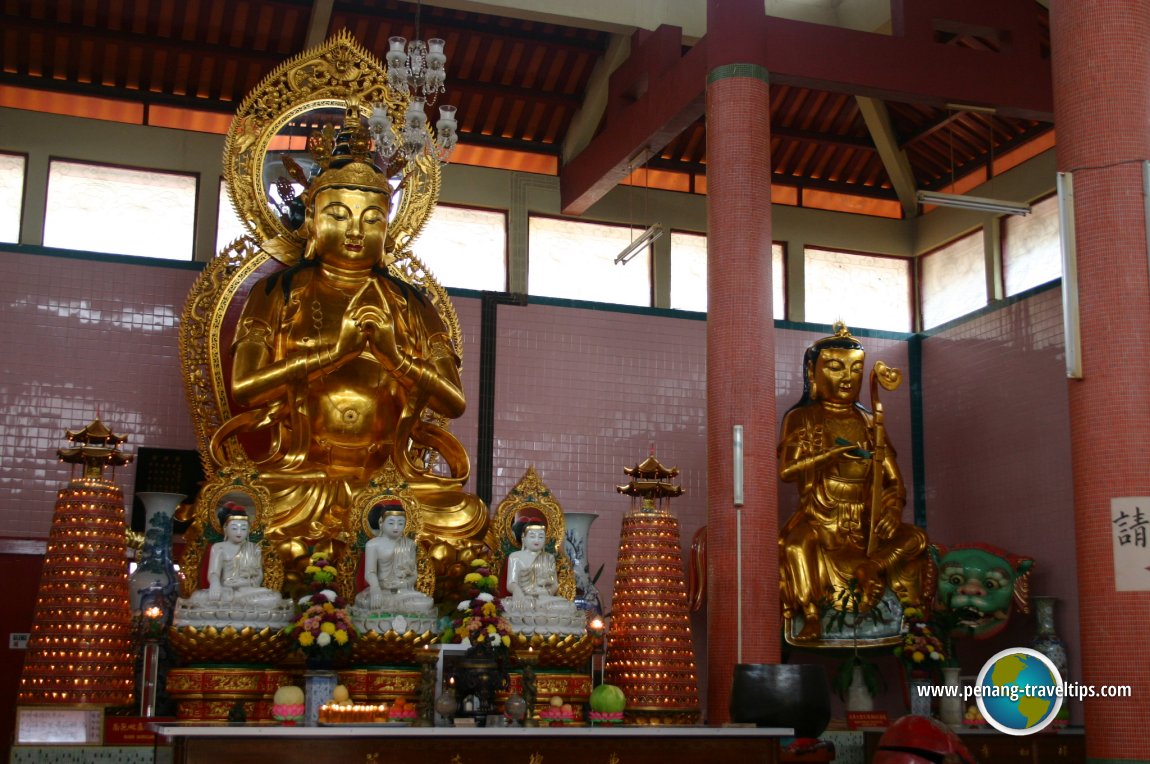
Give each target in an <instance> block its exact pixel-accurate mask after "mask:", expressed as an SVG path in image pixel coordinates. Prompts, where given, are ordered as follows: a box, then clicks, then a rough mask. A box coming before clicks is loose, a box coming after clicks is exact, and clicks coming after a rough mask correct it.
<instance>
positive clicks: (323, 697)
mask: <svg viewBox="0 0 1150 764" xmlns="http://www.w3.org/2000/svg"><path fill="white" fill-rule="evenodd" d="M337 684H339V675H338V674H336V673H335V672H334V671H322V670H311V671H305V672H304V674H303V702H304V712H303V723H304V725H305V726H307V727H315V726H317V725H318V724H319V709H320V706H322V705H323V704H325V703H328V702H330V701H331V695H332V693H333V692H335V687H336V685H337Z"/></svg>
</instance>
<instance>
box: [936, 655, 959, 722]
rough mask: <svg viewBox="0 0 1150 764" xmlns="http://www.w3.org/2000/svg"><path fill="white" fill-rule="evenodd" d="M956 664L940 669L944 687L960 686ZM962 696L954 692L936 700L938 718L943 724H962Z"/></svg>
mask: <svg viewBox="0 0 1150 764" xmlns="http://www.w3.org/2000/svg"><path fill="white" fill-rule="evenodd" d="M959 671H960V669H959V668H958V666H948V667H946V668H944V669H943V670H942V684H943V686H945V687H953V688H956V689H957V688H960V687H961V682H960V680H959V676H958V675H959ZM962 716H963V713H962V696H961V695H959V694H958V692H955V693H954V694H953V695H951V694H947V695H943V696H942V697H941V698H939V700H938V718H939V721H941V722H942V723H943V724H949V725H951V726H952V727H959V726H961V725H962Z"/></svg>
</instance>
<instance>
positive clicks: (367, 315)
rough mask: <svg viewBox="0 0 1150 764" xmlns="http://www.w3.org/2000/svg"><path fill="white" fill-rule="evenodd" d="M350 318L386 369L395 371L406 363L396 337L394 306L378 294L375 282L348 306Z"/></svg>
mask: <svg viewBox="0 0 1150 764" xmlns="http://www.w3.org/2000/svg"><path fill="white" fill-rule="evenodd" d="M347 312H348V316H349V317H350V318H351V319H352V320H353V321H354V322H355V326H356V328H357V329H358V331H359V332H360V333H361V334H362V335H363V336H364V338H365V339H366V344H367V345H368V347H370V348H371V352H372V355H374V356H375V357H376V359H378V360H379V362H380V363H381V364H383V366H384V368H386V369H388V370H394V369H395V368H396V367H397V366H399V365H400V361H402V360H404V358H403V354H402V353H401V352H400V350H399V344H398V343H397V342H396V337H395V319H394V316H393V315H392V312H391V306H390V305H389V304H388V302H387V300H386V299H385V298H384V297H383V295H382V294H380V292H379V288H378V286H376V284H375V282H369V283H367V284H365V285H364V286H363V288H362V289H360V290H359V292H358V293H357V294H356V296H355V297H354V298H353V299H352V301H351V304H350V305H348V310H347Z"/></svg>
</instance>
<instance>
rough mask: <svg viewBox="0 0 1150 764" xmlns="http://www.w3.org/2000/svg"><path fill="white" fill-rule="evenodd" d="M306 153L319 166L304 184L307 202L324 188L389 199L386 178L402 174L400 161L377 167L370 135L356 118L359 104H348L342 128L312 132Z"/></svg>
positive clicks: (389, 192) (394, 159) (377, 155)
mask: <svg viewBox="0 0 1150 764" xmlns="http://www.w3.org/2000/svg"><path fill="white" fill-rule="evenodd" d="M308 151H309V152H310V153H311V155H312V157H313V158H314V159H315V162H316V164H317V165H318V166H319V168H320V171H319V173H318V174H317V175H316V176H315V177H314V178H312V179H311V182H310V183H308V184H307V190H306V191H305V192H304V195H305V198H306V199H308V200H310V199H312V198H314V196H315V195H316V194H317V193H319V191H320V190H322V189H324V188H333V187H343V188H347V187H350V188H362V189H366V190H369V191H379V192H381V193H384V194H387V195H388V196H389V197H390V194H391V185H390V184H389V183H388V177H389V175H392V174H395V173H397V172H400V171H402V169H403V167H402V160H401V159H400V160H399V162H400V163H399V164H397V163H396V157H394V156H393V157H391V158H390V160H391V165H390V166H388V167H386V168H384V167H381V166H380V165H379V164H377V159H378V158H381V157H380V155H379V153H378V152H377V151H376V150H375V147H374V146H373V145H372V138H371V133H370V132H369V131H368V128H367V126H365V125H364V124H363V122H362V119H361V118H360V114H359V103H358V101H356V100H355V99H351V100H349V101H348V105H347V112H346V113H345V114H344V120H343V127H342V128H341V129H340V130H339V131H338V132H336V131H335V130H334V129H333V128H332V127H330V126H328V127H326V128H325V129H323V130H321V131H318V132H316V133H315V134H313V135H312V136H311V137H310V138H309V139H308Z"/></svg>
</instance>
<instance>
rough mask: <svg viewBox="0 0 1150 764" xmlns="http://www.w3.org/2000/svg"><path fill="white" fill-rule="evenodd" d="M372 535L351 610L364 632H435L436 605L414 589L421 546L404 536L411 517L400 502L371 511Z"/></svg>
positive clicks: (392, 501)
mask: <svg viewBox="0 0 1150 764" xmlns="http://www.w3.org/2000/svg"><path fill="white" fill-rule="evenodd" d="M368 525H369V526H370V528H371V530H372V531H373V532H374V534H375V535H374V537H373V538H372V539H371V540H369V541H368V542H367V544H366V545H365V546H364V553H363V581H362V582H361V585H363V586H362V588H361V589H360V590H359V592H358V593H357V594H356V595H355V602H354V604H353V605H352V607H351V609H350V611H349V612H350V615H351V619H352V623H353V625H355V627H356V628H357V629H360V630H361V631H380V632H387V631H391V630H394V631H396V632H399V633H401V634H402V633H404V632H406V631H408V630H414V631H416V632H423V631H427V630H430V629H434V628H435V621H436V612H435V603H434V602H433V601H432V599H431V597H429V596H427V595H426V594H424V593H423V592H421V591H419V589H417V588H416V584H417V581H418V578H419V556H418V555H419V547H418V546H416V543H415V541H414V540H413V539H411V538H410V537H409V536H407V535H406V533H405V529H406V527H407V513H406V512H405V510H404V506H403V503H402V502H400V501H399V500H398V499H386V500H384V501H381V502H378V503H376V504H375V505H374V506H373V507H372V508H371V510H370V511H369V513H368Z"/></svg>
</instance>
